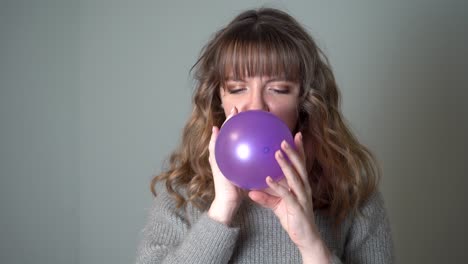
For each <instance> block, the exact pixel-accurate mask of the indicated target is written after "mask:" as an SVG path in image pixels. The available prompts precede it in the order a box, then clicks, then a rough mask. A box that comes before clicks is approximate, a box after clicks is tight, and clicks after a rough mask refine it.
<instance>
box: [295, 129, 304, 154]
mask: <svg viewBox="0 0 468 264" xmlns="http://www.w3.org/2000/svg"><path fill="white" fill-rule="evenodd" d="M294 144H295V145H296V149H297V152H298V153H299V155H300V156H301V158H302V159H303V160H306V156H305V150H304V142H303V140H302V132H298V133H296V135H295V136H294Z"/></svg>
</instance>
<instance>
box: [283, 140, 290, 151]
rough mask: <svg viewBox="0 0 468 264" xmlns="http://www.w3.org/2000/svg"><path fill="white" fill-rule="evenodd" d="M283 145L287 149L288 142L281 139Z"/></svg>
mask: <svg viewBox="0 0 468 264" xmlns="http://www.w3.org/2000/svg"><path fill="white" fill-rule="evenodd" d="M283 147H284V148H285V149H289V144H288V142H286V140H283Z"/></svg>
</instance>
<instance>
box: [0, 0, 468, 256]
mask: <svg viewBox="0 0 468 264" xmlns="http://www.w3.org/2000/svg"><path fill="white" fill-rule="evenodd" d="M263 4H267V5H268V6H271V7H277V8H281V9H284V10H286V11H288V12H289V13H290V14H291V15H293V16H294V17H296V18H297V19H298V20H299V21H300V22H301V23H303V24H304V25H305V26H306V28H307V29H308V30H309V32H310V33H311V34H312V36H313V37H314V38H315V39H316V41H317V42H318V44H319V46H320V47H321V48H322V49H323V50H324V52H325V53H326V54H327V55H328V57H329V59H330V61H331V65H332V67H333V69H334V73H335V77H336V78H337V81H338V84H339V86H340V89H341V92H342V96H343V98H342V99H343V104H342V107H343V113H344V115H345V117H346V118H347V120H348V121H349V124H350V126H351V128H352V130H353V131H354V132H355V133H356V135H357V136H358V138H359V139H360V140H361V141H362V142H363V143H364V144H366V145H367V146H369V147H370V149H371V150H373V151H374V153H375V154H376V156H377V158H378V160H379V161H380V162H381V165H382V168H383V174H384V176H383V179H382V182H381V190H382V192H383V194H384V197H385V201H386V205H387V209H388V213H389V216H390V221H391V224H392V229H393V235H394V240H395V247H396V255H397V262H398V263H447V262H454V261H463V260H466V259H467V258H468V252H467V251H466V245H467V244H468V243H467V242H468V239H467V235H468V232H467V228H466V226H465V223H467V222H468V212H467V211H468V210H467V209H468V208H467V197H466V194H465V188H466V187H467V186H468V180H467V177H466V176H468V175H467V172H468V165H467V163H468V159H467V157H468V151H467V147H468V140H467V139H466V135H467V134H468V106H467V105H468V104H467V103H466V102H467V101H468V96H467V94H468V92H467V89H468V77H467V75H468V63H467V60H468V34H467V33H466V29H467V28H468V3H466V1H455V0H451V1H403V0H399V1H385V2H383V1H379V2H377V1H273V2H265V1H246V0H243V1H215V0H211V1H208V0H205V1H166V2H162V1H140V0H139V1H131V2H130V1H123V0H115V1H111V0H100V1H94V0H81V1H59V0H56V1H52V0H42V1H1V2H0V175H1V184H0V206H1V207H0V232H1V233H0V236H1V240H0V262H1V263H50V264H53V263H86V264H92V263H113V264H116V263H132V262H134V260H135V256H136V249H137V246H138V243H139V240H140V233H139V232H140V231H141V229H142V228H143V226H144V224H145V222H146V214H147V210H148V208H149V207H150V204H151V199H152V197H151V194H150V191H149V181H150V179H151V178H152V176H153V175H154V174H157V173H158V172H160V171H161V168H162V164H163V162H164V160H165V159H166V158H167V157H168V155H169V154H170V152H171V151H172V150H173V149H174V148H175V147H176V146H177V144H178V143H179V140H180V135H181V129H182V128H183V126H184V123H185V121H186V119H187V117H188V115H189V113H190V110H191V108H190V107H191V106H190V100H191V95H192V89H193V81H192V79H191V77H190V74H189V70H190V67H191V66H192V65H193V63H194V62H195V60H196V58H197V55H198V53H199V51H200V49H201V47H202V46H203V45H204V44H205V43H206V42H207V40H208V39H209V38H210V36H211V35H212V33H213V32H214V31H215V30H217V29H219V28H220V27H221V26H223V25H225V24H226V23H227V22H229V21H230V20H231V19H232V18H233V17H234V16H235V15H236V14H237V13H238V12H240V11H242V10H245V9H247V8H251V7H258V6H261V5H263Z"/></svg>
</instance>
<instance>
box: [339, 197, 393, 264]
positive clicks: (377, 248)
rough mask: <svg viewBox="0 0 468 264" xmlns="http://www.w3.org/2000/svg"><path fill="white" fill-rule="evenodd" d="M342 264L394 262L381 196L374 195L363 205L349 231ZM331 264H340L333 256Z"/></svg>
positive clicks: (382, 263)
mask: <svg viewBox="0 0 468 264" xmlns="http://www.w3.org/2000/svg"><path fill="white" fill-rule="evenodd" d="M343 258H344V259H343V263H349V264H354V263H360V264H365V263H377V264H387V263H393V262H394V254H393V240H392V236H391V231H390V223H389V220H388V216H387V213H386V211H385V207H384V202H383V198H382V195H381V194H380V193H379V192H377V193H375V194H374V195H373V196H371V198H370V199H369V200H368V202H366V203H365V204H364V206H363V207H362V209H361V211H360V214H358V215H357V216H356V217H355V218H354V220H353V222H352V224H351V227H350V229H349V232H348V236H347V239H346V244H345V249H344V256H343ZM333 263H340V262H339V259H338V258H337V257H335V256H334V258H333Z"/></svg>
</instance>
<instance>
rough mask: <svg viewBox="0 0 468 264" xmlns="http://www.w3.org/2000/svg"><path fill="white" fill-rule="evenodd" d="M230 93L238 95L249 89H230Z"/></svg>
mask: <svg viewBox="0 0 468 264" xmlns="http://www.w3.org/2000/svg"><path fill="white" fill-rule="evenodd" d="M227 90H228V93H230V94H238V93H241V92H243V91H245V90H247V88H245V87H235V88H228V89H227Z"/></svg>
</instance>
